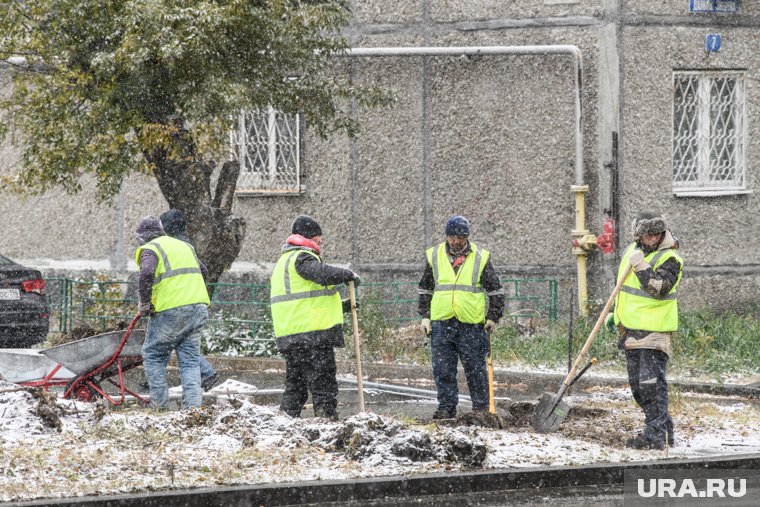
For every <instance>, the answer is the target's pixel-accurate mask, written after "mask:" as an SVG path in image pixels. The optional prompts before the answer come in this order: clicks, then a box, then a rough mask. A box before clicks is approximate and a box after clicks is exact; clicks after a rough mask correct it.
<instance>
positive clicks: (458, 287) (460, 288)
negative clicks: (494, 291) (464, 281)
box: [435, 284, 483, 292]
mask: <svg viewBox="0 0 760 507" xmlns="http://www.w3.org/2000/svg"><path fill="white" fill-rule="evenodd" d="M435 290H458V291H462V292H483V287H468V286H467V285H449V284H446V285H436V286H435Z"/></svg>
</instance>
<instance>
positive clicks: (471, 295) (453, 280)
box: [417, 216, 504, 419]
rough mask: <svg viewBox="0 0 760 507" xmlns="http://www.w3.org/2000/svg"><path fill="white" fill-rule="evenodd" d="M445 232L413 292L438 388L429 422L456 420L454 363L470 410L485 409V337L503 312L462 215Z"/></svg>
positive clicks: (486, 257)
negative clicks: (460, 372)
mask: <svg viewBox="0 0 760 507" xmlns="http://www.w3.org/2000/svg"><path fill="white" fill-rule="evenodd" d="M444 232H445V233H446V241H444V242H443V243H441V244H439V245H437V246H435V247H433V248H429V249H428V250H427V252H426V255H427V259H426V263H425V270H424V272H423V274H422V279H420V283H419V286H418V289H417V290H418V293H419V308H418V312H419V314H420V315H421V316H422V323H421V324H420V328H421V329H422V331H423V332H424V333H425V334H432V337H431V354H432V360H433V377H434V378H435V385H436V387H437V389H438V409H437V410H436V411H435V413H434V414H433V419H449V418H453V417H456V413H457V403H458V401H459V389H458V386H457V361H458V360H461V361H462V366H463V368H464V373H465V376H466V377H467V386H468V387H469V390H470V398H471V399H472V410H473V411H486V410H488V406H489V397H488V370H487V368H486V357H487V356H488V353H489V339H488V334H487V333H491V332H493V331H494V330H495V329H496V325H497V324H498V322H499V319H500V318H501V316H502V314H503V313H504V291H503V289H502V288H501V283H500V282H499V278H498V276H497V275H496V271H495V270H494V268H493V264H492V263H491V254H490V252H489V251H488V250H486V249H484V248H481V247H480V246H478V245H476V244H475V243H472V242H470V241H469V236H470V223H469V222H468V221H467V219H466V218H464V217H462V216H452V217H450V218H449V219H448V221H447V222H446V227H445V231H444ZM486 296H488V297H487V298H486ZM486 300H487V304H488V310H486Z"/></svg>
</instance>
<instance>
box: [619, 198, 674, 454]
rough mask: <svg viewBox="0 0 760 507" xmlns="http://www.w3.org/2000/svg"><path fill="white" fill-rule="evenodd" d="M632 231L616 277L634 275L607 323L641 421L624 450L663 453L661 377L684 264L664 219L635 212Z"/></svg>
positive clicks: (664, 388) (669, 439)
mask: <svg viewBox="0 0 760 507" xmlns="http://www.w3.org/2000/svg"><path fill="white" fill-rule="evenodd" d="M632 232H633V236H634V238H635V241H634V243H632V244H630V245H629V246H628V248H627V249H626V251H625V253H624V255H623V259H622V260H621V261H620V268H619V270H618V277H620V276H623V274H624V272H625V270H626V269H627V268H628V266H629V265H630V266H632V267H633V272H632V273H630V274H629V275H628V278H627V279H626V281H625V283H624V284H623V286H622V288H621V289H620V292H619V293H618V295H617V298H616V300H615V311H614V314H613V316H612V319H613V321H614V324H615V325H617V326H618V329H619V330H620V333H621V340H620V343H621V346H622V347H623V348H624V349H625V358H626V363H627V366H628V381H629V383H630V384H631V392H632V393H633V398H634V400H636V403H637V404H638V405H639V406H640V407H641V408H642V410H643V411H644V418H645V420H644V430H643V431H642V432H640V433H638V434H636V435H635V436H634V437H632V438H629V439H628V440H627V441H626V446H628V447H632V448H635V449H663V448H664V447H665V445H666V443H667V444H668V445H673V421H672V419H671V418H670V415H669V414H668V382H667V380H666V378H665V372H666V367H667V364H668V359H669V358H670V354H671V337H672V334H673V332H674V331H676V330H677V329H678V303H677V301H676V288H677V287H678V282H680V281H681V274H682V271H683V259H682V258H681V256H680V255H678V252H677V248H678V241H677V240H676V239H675V238H674V237H673V235H672V234H671V232H670V230H668V224H667V222H666V221H665V218H664V217H663V216H661V215H659V214H657V213H650V212H643V213H639V214H638V215H637V216H636V218H635V219H634V221H633V225H632ZM608 320H609V318H608Z"/></svg>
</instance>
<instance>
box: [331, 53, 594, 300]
mask: <svg viewBox="0 0 760 507" xmlns="http://www.w3.org/2000/svg"><path fill="white" fill-rule="evenodd" d="M557 54H560V55H563V54H564V55H570V56H571V57H572V59H573V64H574V66H575V69H574V72H573V81H574V82H573V85H574V86H573V101H574V105H575V184H574V185H572V186H571V187H570V189H571V191H572V192H573V193H574V194H575V229H573V231H572V237H573V240H572V243H573V249H572V253H573V254H574V255H575V256H576V265H577V271H578V307H579V310H580V313H581V315H588V289H587V283H586V255H587V253H588V252H589V251H591V250H592V249H593V248H594V247H595V245H596V238H595V237H594V236H593V235H591V234H589V231H588V230H587V229H586V217H585V216H586V209H585V194H586V192H588V185H586V184H585V183H584V180H583V130H582V128H581V127H582V125H581V116H582V115H581V113H582V108H581V88H582V86H583V61H582V58H581V50H580V49H578V47H577V46H572V45H545V46H462V47H455V46H454V47H452V46H449V47H446V46H442V47H376V48H350V49H349V50H348V51H347V52H346V53H344V55H345V56H486V55H516V56H528V55H557Z"/></svg>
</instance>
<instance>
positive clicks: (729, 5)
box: [689, 0, 739, 12]
mask: <svg viewBox="0 0 760 507" xmlns="http://www.w3.org/2000/svg"><path fill="white" fill-rule="evenodd" d="M738 11H739V0H689V12H738Z"/></svg>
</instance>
